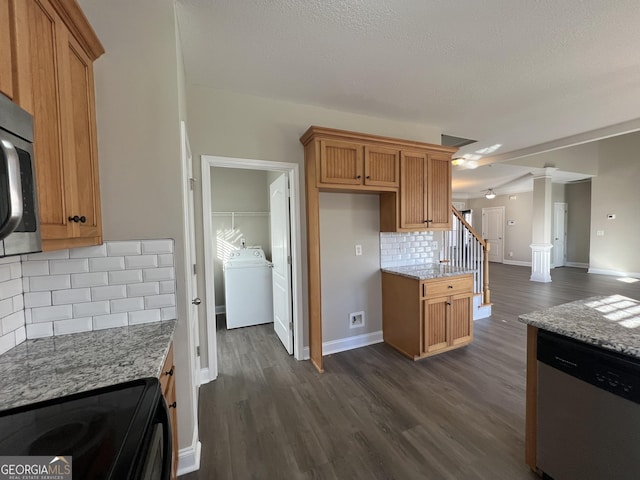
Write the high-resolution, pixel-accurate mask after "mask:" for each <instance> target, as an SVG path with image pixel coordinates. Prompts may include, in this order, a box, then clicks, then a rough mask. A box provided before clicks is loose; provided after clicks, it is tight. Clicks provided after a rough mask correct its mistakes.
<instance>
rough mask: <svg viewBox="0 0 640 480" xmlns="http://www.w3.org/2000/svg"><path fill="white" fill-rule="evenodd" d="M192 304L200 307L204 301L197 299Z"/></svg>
mask: <svg viewBox="0 0 640 480" xmlns="http://www.w3.org/2000/svg"><path fill="white" fill-rule="evenodd" d="M191 303H193V304H194V305H200V304H201V303H202V300H200V299H199V298H198V297H196V298H194V299H193V300H191Z"/></svg>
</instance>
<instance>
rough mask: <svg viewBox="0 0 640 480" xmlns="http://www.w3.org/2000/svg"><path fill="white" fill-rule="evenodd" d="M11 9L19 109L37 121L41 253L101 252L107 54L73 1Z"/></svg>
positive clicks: (45, 0) (36, 0)
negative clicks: (96, 78)
mask: <svg viewBox="0 0 640 480" xmlns="http://www.w3.org/2000/svg"><path fill="white" fill-rule="evenodd" d="M11 1H13V2H14V3H13V5H14V12H13V14H14V16H15V22H16V26H17V27H16V41H17V42H18V45H19V48H18V51H17V55H16V63H15V68H14V71H15V75H14V78H17V83H18V85H19V86H21V88H20V94H19V95H18V98H17V102H18V103H19V104H20V105H21V106H22V107H23V108H24V109H25V110H28V111H30V112H31V113H32V114H33V117H34V136H35V141H34V157H35V165H36V177H37V187H38V203H39V211H40V223H41V233H42V240H43V250H56V249H62V248H70V247H78V246H86V245H98V244H100V243H102V219H101V213H100V193H99V192H100V191H99V181H98V157H97V142H96V125H95V98H94V82H93V61H94V60H95V59H96V58H97V57H98V56H99V55H101V54H102V53H103V52H104V50H103V49H102V45H100V42H99V40H98V39H97V37H96V36H95V33H94V32H93V30H92V29H91V26H90V25H89V24H88V23H87V21H86V18H85V17H84V15H83V13H82V11H81V10H80V8H79V7H78V5H77V3H76V2H75V0H29V1H18V0H11ZM24 86H26V87H24Z"/></svg>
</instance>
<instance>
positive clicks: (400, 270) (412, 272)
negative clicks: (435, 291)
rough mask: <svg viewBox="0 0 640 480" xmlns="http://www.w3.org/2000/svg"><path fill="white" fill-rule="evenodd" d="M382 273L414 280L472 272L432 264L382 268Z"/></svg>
mask: <svg viewBox="0 0 640 480" xmlns="http://www.w3.org/2000/svg"><path fill="white" fill-rule="evenodd" d="M382 271H383V272H385V273H393V274H394V275H402V276H403V277H408V278H415V279H416V280H430V279H434V278H442V277H453V276H455V275H464V274H466V273H473V272H474V271H473V270H471V269H468V268H463V267H454V266H451V265H446V264H432V263H425V264H421V265H407V266H405V267H387V268H383V269H382Z"/></svg>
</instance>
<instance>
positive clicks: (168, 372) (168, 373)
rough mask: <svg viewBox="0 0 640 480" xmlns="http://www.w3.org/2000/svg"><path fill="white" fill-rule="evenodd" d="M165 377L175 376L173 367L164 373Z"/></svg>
mask: <svg viewBox="0 0 640 480" xmlns="http://www.w3.org/2000/svg"><path fill="white" fill-rule="evenodd" d="M164 374H165V375H169V376H171V375H173V367H171V370H167V371H166V372H164Z"/></svg>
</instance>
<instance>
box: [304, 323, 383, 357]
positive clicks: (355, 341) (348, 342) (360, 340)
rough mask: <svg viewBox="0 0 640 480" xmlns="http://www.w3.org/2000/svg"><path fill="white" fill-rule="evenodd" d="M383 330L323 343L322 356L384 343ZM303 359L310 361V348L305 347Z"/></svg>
mask: <svg viewBox="0 0 640 480" xmlns="http://www.w3.org/2000/svg"><path fill="white" fill-rule="evenodd" d="M382 341H383V340H382V330H378V331H377V332H371V333H363V334H362V335H356V336H355V337H346V338H341V339H339V340H330V341H328V342H322V355H331V354H332V353H339V352H345V351H347V350H353V349H354V348H360V347H366V346H367V345H373V344H375V343H382ZM303 358H304V359H305V360H308V359H309V347H304V352H303Z"/></svg>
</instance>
